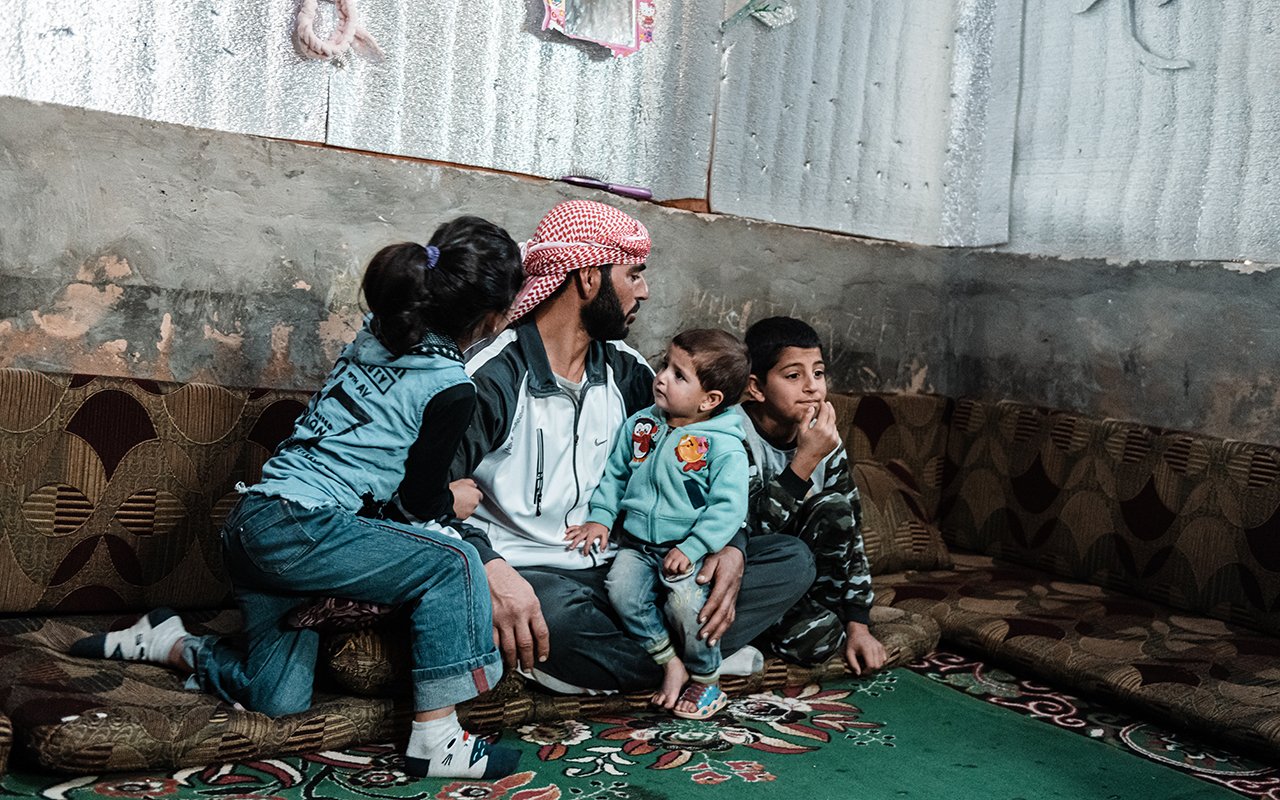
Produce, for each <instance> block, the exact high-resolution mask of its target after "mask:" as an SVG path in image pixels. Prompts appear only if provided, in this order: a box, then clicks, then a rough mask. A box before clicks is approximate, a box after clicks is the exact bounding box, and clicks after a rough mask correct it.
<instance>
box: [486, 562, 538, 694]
mask: <svg viewBox="0 0 1280 800" xmlns="http://www.w3.org/2000/svg"><path fill="white" fill-rule="evenodd" d="M484 571H485V575H486V576H488V578H489V596H490V597H491V598H492V599H493V643H494V644H496V645H497V646H498V649H500V650H501V651H502V660H503V662H504V663H505V664H506V665H507V666H508V667H510V666H512V665H513V664H515V663H516V659H517V658H518V659H519V663H520V666H521V667H523V668H524V669H526V670H531V669H533V665H534V663H535V661H534V657H535V656H537V660H538V661H546V660H547V656H549V655H550V654H551V636H550V632H549V631H548V630H547V621H546V620H545V619H543V618H542V604H541V603H539V602H538V596H537V595H536V594H534V593H533V587H532V586H530V585H529V582H528V581H526V580H525V579H524V578H522V577H520V573H518V572H516V571H515V569H514V568H513V567H512V566H511V565H510V564H508V563H507V562H506V561H503V560H502V559H500V558H495V559H493V560H492V561H490V562H488V563H487V564H485V565H484Z"/></svg>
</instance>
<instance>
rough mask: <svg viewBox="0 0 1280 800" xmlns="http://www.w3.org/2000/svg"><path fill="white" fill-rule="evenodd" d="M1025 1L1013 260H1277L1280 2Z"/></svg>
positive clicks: (1279, 219)
mask: <svg viewBox="0 0 1280 800" xmlns="http://www.w3.org/2000/svg"><path fill="white" fill-rule="evenodd" d="M1122 2H1128V0H1104V1H1103V2H1100V3H1099V4H1098V5H1097V6H1096V7H1094V8H1093V9H1092V10H1091V11H1089V12H1087V13H1085V14H1081V15H1075V14H1072V13H1071V12H1070V9H1069V8H1068V7H1067V6H1065V5H1061V4H1053V3H1049V4H1040V3H1028V4H1027V12H1026V13H1027V21H1026V43H1025V47H1024V54H1025V55H1024V65H1023V88H1022V99H1021V111H1020V113H1019V119H1018V129H1017V154H1018V155H1017V162H1016V166H1015V175H1014V192H1013V212H1012V219H1013V228H1012V237H1011V240H1010V242H1009V245H1008V248H1007V249H1009V250H1013V251H1017V252H1026V253H1054V254H1058V255H1061V256H1066V257H1072V256H1082V255H1090V256H1104V257H1108V258H1114V259H1116V260H1121V261H1131V260H1134V259H1252V260H1262V261H1270V262H1280V191H1278V189H1280V90H1278V88H1277V87H1278V85H1280V84H1277V80H1278V79H1277V76H1280V25H1277V24H1276V21H1277V20H1278V19H1280V2H1277V0H1258V1H1257V2H1252V3H1192V2H1181V3H1173V4H1170V5H1166V6H1156V5H1154V4H1150V3H1137V4H1136V6H1135V10H1136V17H1135V21H1136V28H1137V33H1138V35H1139V36H1140V37H1141V39H1142V40H1143V41H1145V42H1146V44H1147V45H1148V46H1149V47H1150V49H1151V50H1153V51H1154V52H1156V53H1158V54H1160V55H1163V56H1172V57H1178V58H1183V59H1188V60H1190V61H1191V62H1192V66H1191V68H1190V69H1185V70H1180V71H1165V70H1155V69H1150V68H1145V67H1143V66H1142V65H1141V64H1140V63H1139V59H1138V53H1137V51H1136V49H1135V44H1134V39H1133V36H1132V35H1131V33H1130V31H1129V30H1127V29H1126V27H1125V25H1124V15H1123V13H1122V11H1123V8H1122V6H1121V4H1122Z"/></svg>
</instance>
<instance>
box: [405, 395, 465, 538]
mask: <svg viewBox="0 0 1280 800" xmlns="http://www.w3.org/2000/svg"><path fill="white" fill-rule="evenodd" d="M475 406H476V390H475V387H473V386H472V385H471V384H469V383H463V384H459V385H457V386H451V387H449V388H448V389H445V390H444V391H442V392H440V393H439V394H437V395H436V396H435V397H433V398H431V401H430V402H429V403H427V407H426V409H424V410H423V412H422V430H421V432H420V433H419V434H418V440H417V441H415V442H414V443H413V445H412V446H410V448H409V454H408V456H407V457H406V458H405V464H404V478H403V479H402V480H401V481H400V488H399V490H398V491H397V492H396V496H395V498H394V499H393V501H392V504H391V505H392V506H394V507H395V508H396V509H397V510H398V511H399V513H400V516H402V517H403V518H404V520H406V521H423V520H439V519H442V518H444V517H451V516H453V494H452V493H451V492H450V491H449V469H450V467H451V465H452V464H453V460H454V454H455V453H456V452H457V451H458V446H459V444H461V442H462V437H463V434H464V433H465V432H466V431H467V429H468V427H469V426H470V424H471V416H472V412H473V411H474V410H475Z"/></svg>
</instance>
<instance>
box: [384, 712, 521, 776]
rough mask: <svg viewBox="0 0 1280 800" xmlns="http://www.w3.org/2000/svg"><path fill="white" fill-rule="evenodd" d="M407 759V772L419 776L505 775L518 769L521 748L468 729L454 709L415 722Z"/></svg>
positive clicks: (407, 750)
mask: <svg viewBox="0 0 1280 800" xmlns="http://www.w3.org/2000/svg"><path fill="white" fill-rule="evenodd" d="M404 760H405V772H407V773H409V774H410V775H414V776H416V777H419V778H423V777H432V778H503V777H506V776H507V775H510V774H511V773H512V772H515V767H516V763H517V762H518V761H519V760H520V751H519V750H513V749H511V748H509V747H498V746H496V745H491V744H489V743H488V742H486V741H485V740H484V739H481V738H480V737H478V736H473V735H471V734H470V733H468V732H466V731H464V730H463V729H462V725H460V724H459V723H458V715H457V713H456V712H454V713H451V714H449V716H447V717H441V718H440V719H433V720H428V721H426V722H414V723H413V732H412V733H410V734H409V746H408V747H407V748H406V749H405V759H404Z"/></svg>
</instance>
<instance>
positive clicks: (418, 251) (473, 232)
mask: <svg viewBox="0 0 1280 800" xmlns="http://www.w3.org/2000/svg"><path fill="white" fill-rule="evenodd" d="M430 244H431V245H432V246H434V247H436V248H438V249H439V250H440V255H439V258H437V259H436V263H435V265H434V266H431V265H430V264H429V261H428V255H427V249H426V247H425V246H423V245H421V244H418V243H416V242H404V243H402V244H393V245H389V246H387V247H384V248H382V249H381V250H379V251H378V253H377V255H375V256H374V257H373V259H372V260H371V261H370V262H369V266H368V267H367V268H366V269H365V272H364V279H363V280H362V281H361V286H360V288H361V289H362V290H363V291H364V296H365V300H366V301H367V302H368V303H369V310H370V311H372V312H373V316H374V319H375V320H376V321H377V323H378V327H377V333H378V339H379V340H380V341H381V342H382V343H383V345H385V346H386V348H387V349H388V350H390V351H391V352H392V353H393V354H394V355H397V356H400V355H404V354H405V353H407V352H408V351H409V350H410V349H412V348H413V347H414V345H416V344H418V343H419V342H421V341H422V337H423V336H424V335H425V334H426V332H427V331H428V330H431V331H435V332H436V333H439V334H441V335H443V336H448V337H449V338H451V339H453V340H454V341H457V340H458V339H460V338H461V337H463V336H466V335H467V334H469V333H471V332H472V331H473V330H475V328H476V326H477V325H479V324H480V322H481V321H482V320H483V319H484V318H485V315H487V314H490V313H492V312H494V311H506V310H507V309H508V308H509V307H510V306H511V303H512V301H513V300H515V297H516V293H517V292H518V291H520V285H521V284H522V283H523V282H524V270H523V268H522V267H521V264H520V247H519V246H518V245H517V244H516V243H515V242H514V241H513V240H512V238H511V237H510V236H508V235H507V232H506V231H505V230H503V229H502V228H500V227H498V226H497V225H494V224H493V223H492V222H489V221H488V220H483V219H480V218H479V217H458V218H457V219H455V220H451V221H449V222H446V223H444V224H443V225H441V226H440V227H438V228H436V231H435V233H433V234H432V235H431V241H430Z"/></svg>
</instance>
